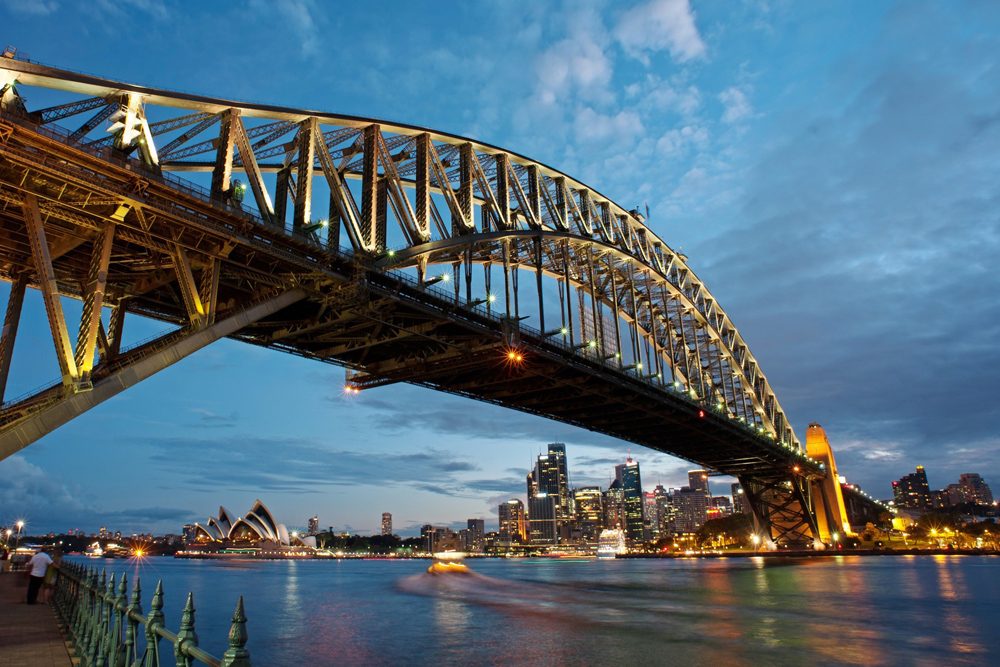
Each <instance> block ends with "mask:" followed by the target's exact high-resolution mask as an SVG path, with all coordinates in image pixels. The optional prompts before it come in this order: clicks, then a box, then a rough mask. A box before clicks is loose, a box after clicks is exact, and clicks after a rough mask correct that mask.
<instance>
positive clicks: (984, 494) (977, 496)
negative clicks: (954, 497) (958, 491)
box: [958, 472, 993, 505]
mask: <svg viewBox="0 0 1000 667" xmlns="http://www.w3.org/2000/svg"><path fill="white" fill-rule="evenodd" d="M958 485H959V486H960V487H962V489H964V491H965V493H964V495H965V497H966V498H967V499H968V502H972V503H976V504H977V505H992V504H993V492H992V491H990V487H989V486H988V485H987V484H986V482H985V481H983V478H982V477H980V476H979V475H978V474H977V473H974V472H966V473H962V474H961V475H959V476H958Z"/></svg>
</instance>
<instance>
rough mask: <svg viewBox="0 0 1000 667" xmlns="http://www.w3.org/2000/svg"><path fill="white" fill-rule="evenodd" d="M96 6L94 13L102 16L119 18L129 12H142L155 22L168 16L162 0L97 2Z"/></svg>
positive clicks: (106, 0) (168, 13)
mask: <svg viewBox="0 0 1000 667" xmlns="http://www.w3.org/2000/svg"><path fill="white" fill-rule="evenodd" d="M96 5H97V7H96V11H97V12H99V13H100V14H102V15H103V16H117V17H119V18H121V17H125V16H127V15H128V12H129V11H138V12H142V13H144V14H148V15H149V16H151V17H153V18H154V19H157V20H164V19H166V18H168V17H169V16H170V12H169V11H168V10H167V6H166V5H165V4H164V3H163V2H162V0H97V2H96Z"/></svg>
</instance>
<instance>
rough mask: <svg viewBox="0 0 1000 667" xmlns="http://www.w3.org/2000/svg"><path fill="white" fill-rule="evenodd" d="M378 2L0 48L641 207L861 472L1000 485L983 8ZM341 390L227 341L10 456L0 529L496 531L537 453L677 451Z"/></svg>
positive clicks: (48, 371) (88, 12) (135, 330)
mask: <svg viewBox="0 0 1000 667" xmlns="http://www.w3.org/2000/svg"><path fill="white" fill-rule="evenodd" d="M370 7H375V9H369V10H367V11H366V10H364V9H362V8H360V7H353V6H347V5H341V4H340V3H336V4H335V3H324V2H312V1H309V0H274V1H264V0H249V1H248V2H243V3H237V4H233V5H225V6H224V5H223V3H194V2H169V1H166V0H163V1H160V0H119V1H118V2H111V1H109V0H97V1H96V2H94V3H73V2H68V1H64V0H6V1H5V2H4V3H2V4H0V39H3V40H4V41H6V42H7V43H10V44H13V45H16V46H17V47H19V48H20V49H21V50H22V51H23V52H26V53H28V54H29V55H30V56H31V57H32V58H33V59H35V60H39V61H42V62H46V63H49V64H53V65H56V66H61V67H65V68H67V69H75V70H80V71H85V72H92V73H95V74H101V75H106V76H109V77H112V78H117V79H121V80H126V81H133V82H137V83H143V84H148V85H156V86H162V87H166V88H173V89H178V90H185V91H192V92H197V93H203V94H208V95H213V96H217V97H227V98H234V99H239V100H251V101H259V102H265V103H278V104H283V105H288V106H300V107H304V108H314V109H322V110H328V111H333V112H339V113H347V114H357V115H364V116H372V117H378V118H386V119H391V120H398V121H401V122H406V123H412V124H417V125H425V126H429V127H433V128H437V129H441V130H445V131H449V132H454V133H458V134H464V135H468V136H472V137H475V138H477V139H480V140H482V141H485V142H488V143H493V144H497V145H501V146H505V147H508V148H510V149H511V150H514V151H517V152H519V153H523V154H525V155H529V156H532V157H534V158H535V159H538V160H540V161H542V162H545V163H548V164H551V165H553V166H555V167H557V168H559V169H561V170H562V171H565V172H567V173H570V174H572V175H573V176H575V177H577V178H579V179H580V180H582V181H584V182H586V183H588V184H590V185H592V186H593V187H595V188H597V189H598V190H600V191H602V192H604V193H605V194H607V195H609V196H611V197H613V198H614V199H616V200H617V201H618V202H619V203H622V204H623V205H626V207H627V208H630V207H631V206H632V205H634V204H635V203H640V202H648V204H649V206H650V208H651V210H652V216H651V218H650V221H649V224H650V225H651V226H652V227H653V228H654V229H655V230H656V231H657V233H658V234H660V235H661V236H662V237H663V238H665V239H666V240H667V241H668V242H669V243H670V244H671V245H672V246H673V247H675V248H679V249H681V250H682V251H683V252H685V253H686V254H687V255H688V256H689V258H690V264H691V265H692V267H693V268H694V269H695V270H696V271H697V272H698V274H699V275H700V276H701V278H702V279H704V280H705V281H706V282H707V284H708V285H709V286H710V288H711V289H712V291H713V293H714V294H715V296H716V297H718V299H719V300H720V302H721V303H722V304H723V306H724V307H725V308H726V310H727V311H728V312H729V314H730V315H731V316H732V317H733V319H734V321H735V322H736V324H737V326H739V327H740V330H741V331H742V333H743V334H744V337H745V338H746V340H747V341H748V342H749V344H750V346H751V347H752V349H753V350H754V353H755V355H756V356H757V358H758V359H759V360H760V362H761V364H762V366H763V368H764V369H765V372H766V373H767V374H768V377H769V379H770V380H771V383H772V385H773V386H774V387H775V389H776V391H777V393H778V395H779V397H780V399H781V401H782V404H783V406H784V407H785V409H786V411H787V413H788V414H789V415H790V418H791V419H792V421H793V424H794V425H795V427H796V430H797V432H798V433H799V434H800V436H801V435H803V434H804V432H805V426H806V425H807V424H808V423H809V422H811V421H818V422H820V423H822V424H823V425H824V426H825V427H826V429H827V432H828V434H829V435H830V437H831V440H832V443H833V446H834V450H835V452H836V453H837V456H838V463H839V465H840V468H841V471H842V472H843V473H844V474H846V475H847V476H848V478H849V479H851V480H852V481H856V482H860V483H861V484H862V485H863V486H865V487H866V488H867V489H868V490H870V491H871V492H873V493H875V494H877V495H881V496H887V495H888V494H889V487H888V483H889V481H890V480H891V479H893V478H896V477H899V476H900V475H902V474H904V473H906V472H908V471H909V470H911V469H912V467H913V466H914V465H916V464H918V463H922V464H923V465H925V466H926V467H927V469H928V474H929V477H930V481H931V484H932V486H935V487H941V486H944V485H946V484H948V483H950V482H952V481H956V480H957V477H958V474H959V473H961V472H969V471H975V472H980V473H981V474H983V476H984V477H985V478H986V479H987V481H989V482H992V483H993V484H994V485H995V486H1000V466H998V464H997V461H998V460H1000V457H998V454H1000V435H998V433H1000V429H998V427H997V424H1000V408H998V406H997V396H998V395H1000V380H998V374H997V371H996V369H997V368H998V367H1000V349H998V347H997V345H996V341H997V339H998V334H1000V299H998V298H997V297H996V292H997V287H998V286H1000V280H998V278H997V277H996V273H995V267H996V266H997V264H998V261H1000V222H998V217H1000V180H998V178H997V173H998V167H1000V92H998V91H1000V55H998V54H1000V43H998V42H1000V8H997V7H996V5H995V4H993V3H989V2H964V3H963V2H939V3H926V2H920V3H917V2H899V3H892V2H886V3H871V2H855V3H850V2H809V3H792V2H782V1H780V0H775V1H742V2H737V1H735V0H734V1H733V2H714V3H710V2H693V3H691V4H688V3H687V2H685V1H683V0H654V1H652V2H640V3H634V4H625V3H612V2H579V1H576V2H566V3H559V2H552V3H523V2H497V3H455V4H454V5H452V6H447V5H444V4H443V3H419V2H410V3H391V2H386V3H378V4H376V5H370ZM0 294H2V295H3V296H4V297H5V295H6V288H5V287H4V288H2V289H0ZM69 308H72V307H69ZM25 317H26V320H25V321H24V322H23V324H22V327H23V328H22V331H21V333H20V334H19V339H18V346H17V350H16V352H15V362H14V367H13V371H12V377H11V385H10V386H9V387H8V396H15V395H17V394H19V393H22V392H24V391H27V390H29V389H30V388H32V387H35V386H37V385H39V384H42V383H46V382H49V381H51V380H53V379H54V378H55V377H56V376H57V374H58V372H57V367H56V363H55V359H54V356H53V354H52V351H51V344H50V342H49V340H48V338H47V331H46V327H45V321H44V316H43V311H42V309H41V303H40V299H39V298H38V296H37V294H35V295H29V299H28V302H27V305H26V315H25ZM159 328H160V326H159V325H156V324H154V323H142V322H135V323H132V324H130V329H129V331H128V336H129V337H130V338H131V339H132V340H137V339H139V338H144V337H146V336H148V335H152V334H154V333H156V332H157V331H158V330H159ZM342 382H343V373H342V371H340V370H338V369H335V368H330V367H326V366H323V365H320V364H315V363H309V362H306V361H304V360H301V359H298V358H294V357H290V356H286V355H281V354H278V353H275V352H269V351H266V350H260V349H255V348H251V347H248V346H241V345H239V344H237V343H231V342H223V343H220V344H217V345H216V346H214V347H211V348H208V349H206V350H204V351H202V352H200V353H199V354H197V355H196V356H194V357H192V358H190V359H188V360H185V361H184V362H182V363H180V364H178V365H177V366H175V367H173V368H170V369H168V370H167V371H164V372H163V373H161V374H160V375H158V376H156V377H154V378H153V379H151V380H149V381H147V382H146V383H144V384H142V385H140V386H138V387H137V388H135V389H133V390H130V391H129V392H127V393H125V394H123V395H121V396H119V397H118V398H115V399H113V400H112V401H110V402H108V403H106V404H105V405H103V406H101V407H99V408H97V409H95V410H93V411H92V412H90V413H88V414H86V415H84V416H83V417H81V418H79V419H77V420H76V421H74V422H73V423H71V424H70V425H67V426H65V427H63V428H61V429H59V430H58V431H56V432H54V433H53V434H51V435H49V436H48V437H46V438H45V439H44V440H42V441H41V442H39V443H36V444H34V445H32V446H31V447H29V448H28V449H27V450H25V451H24V452H23V453H22V454H19V455H17V456H14V457H12V458H10V459H7V460H5V461H3V462H0V480H3V484H2V485H0V520H10V519H12V518H16V517H18V516H24V517H26V518H27V519H28V520H29V521H30V522H31V524H32V525H33V526H36V527H38V528H42V529H46V530H47V529H63V528H69V527H80V528H85V529H88V530H92V529H95V528H96V527H97V526H98V525H100V524H102V523H106V524H107V525H109V526H111V527H117V528H120V529H122V530H127V531H130V530H135V529H140V528H149V529H153V530H157V531H176V530H177V528H178V526H179V525H180V523H182V522H184V521H187V520H193V519H203V518H204V517H205V516H207V515H208V514H209V513H212V512H213V511H214V510H215V508H216V507H217V506H218V505H219V504H220V503H222V504H225V505H226V506H228V507H229V508H230V509H232V510H233V511H236V512H240V511H243V509H244V508H245V507H249V506H250V504H251V503H252V501H253V500H254V498H256V497H261V498H262V499H263V500H264V501H265V502H267V503H268V504H269V505H270V506H271V508H272V510H273V511H274V513H275V514H276V515H277V516H278V517H279V519H280V520H282V521H285V522H286V523H288V524H289V525H291V526H298V525H302V524H304V523H305V521H306V518H307V517H309V516H311V515H312V514H314V513H318V514H319V516H320V520H321V523H322V525H324V526H327V525H333V526H336V527H338V528H353V529H356V530H360V531H368V530H375V529H376V528H377V524H378V519H379V516H380V513H381V512H382V511H390V512H392V513H393V514H394V516H395V518H396V525H397V528H400V529H405V528H406V527H408V526H415V525H419V524H421V523H425V522H434V523H449V522H452V521H464V519H465V518H467V517H484V518H486V519H487V520H488V521H490V520H492V521H495V511H496V510H495V505H496V503H497V502H498V501H499V500H501V499H504V498H507V497H509V496H511V495H514V494H523V492H524V474H525V472H526V471H527V468H528V466H529V465H530V463H531V460H532V458H533V456H534V455H535V454H536V453H537V452H538V451H540V450H541V449H543V448H544V446H545V443H547V442H551V441H563V442H566V443H567V445H568V447H567V449H568V454H569V457H570V474H571V476H572V477H573V482H574V484H585V483H602V484H606V483H607V481H608V478H609V477H610V476H611V474H612V472H613V468H612V467H613V465H614V463H616V462H618V461H620V460H621V459H623V458H624V456H625V453H626V451H627V450H629V449H631V451H632V453H633V455H634V456H635V457H636V458H638V459H639V460H640V462H641V464H642V471H643V481H644V483H645V484H646V485H649V486H651V485H652V484H655V483H656V482H661V481H662V483H664V484H665V485H668V486H679V485H681V484H683V483H684V478H685V474H684V473H685V471H686V470H687V469H688V468H689V467H690V466H689V465H688V464H686V463H684V462H682V461H678V460H676V459H673V458H671V457H667V456H663V455H659V454H656V453H654V452H650V451H647V450H643V449H641V448H637V447H634V446H631V447H630V446H629V445H628V444H626V443H622V442H618V441H615V440H612V439H609V438H603V437H601V436H598V435H595V434H591V433H587V432H584V431H580V430H577V429H572V428H569V427H566V426H563V425H560V424H556V423H551V422H546V421H544V420H541V419H537V418H533V417H528V416H524V415H520V414H517V413H514V412H509V411H504V410H501V409H499V408H495V407H492V406H486V405H479V404H475V403H469V402H466V401H463V400H461V399H458V398H454V397H450V396H444V395H438V394H434V393H432V392H429V391H427V390H422V389H417V388H413V387H388V388H384V389H380V390H378V391H377V392H376V391H373V392H368V393H365V394H362V395H361V396H357V397H351V398H346V397H344V395H343V394H342V392H341V390H340V388H341V385H342ZM998 490H1000V489H998ZM720 491H721V489H720Z"/></svg>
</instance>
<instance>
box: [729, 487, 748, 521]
mask: <svg viewBox="0 0 1000 667" xmlns="http://www.w3.org/2000/svg"><path fill="white" fill-rule="evenodd" d="M729 488H730V491H731V494H732V496H733V512H736V513H737V514H746V515H747V516H750V515H751V514H753V512H751V511H750V501H749V500H748V499H747V496H746V494H745V493H743V487H742V486H740V484H739V482H735V483H734V484H733V485H732V486H730V487H729Z"/></svg>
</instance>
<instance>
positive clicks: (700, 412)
mask: <svg viewBox="0 0 1000 667" xmlns="http://www.w3.org/2000/svg"><path fill="white" fill-rule="evenodd" d="M704 418H705V411H704V410H699V411H698V419H704Z"/></svg>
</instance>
